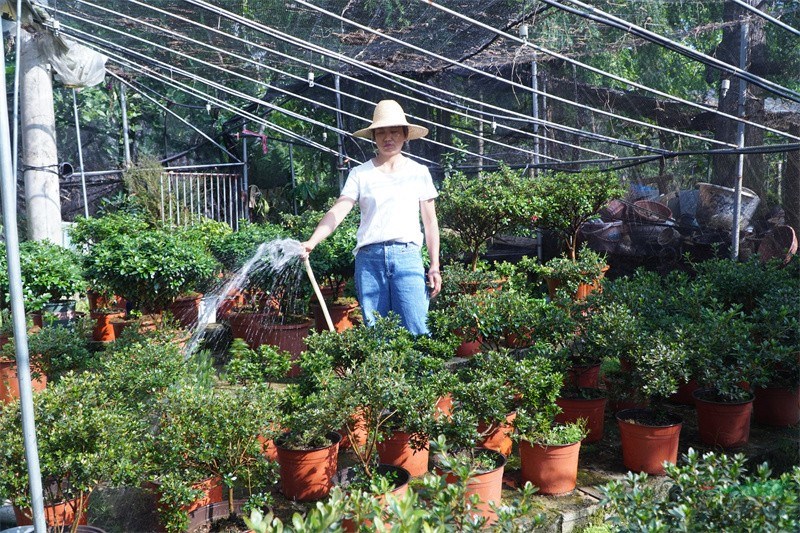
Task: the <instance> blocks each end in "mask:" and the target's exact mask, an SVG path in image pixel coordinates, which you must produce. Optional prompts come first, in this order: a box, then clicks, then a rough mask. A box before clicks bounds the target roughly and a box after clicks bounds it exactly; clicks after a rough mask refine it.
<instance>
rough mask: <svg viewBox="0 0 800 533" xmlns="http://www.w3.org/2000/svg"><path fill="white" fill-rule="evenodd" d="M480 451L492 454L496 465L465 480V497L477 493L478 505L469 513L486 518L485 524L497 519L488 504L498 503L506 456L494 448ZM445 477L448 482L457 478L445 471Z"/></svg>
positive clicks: (501, 491)
mask: <svg viewBox="0 0 800 533" xmlns="http://www.w3.org/2000/svg"><path fill="white" fill-rule="evenodd" d="M481 453H485V454H491V455H493V456H494V458H495V464H496V465H497V466H496V467H495V468H494V469H492V470H489V471H488V472H483V473H480V474H475V475H474V476H473V477H471V478H470V479H469V481H468V482H467V487H466V497H467V498H468V499H469V498H471V497H472V495H473V494H477V495H478V498H479V502H478V506H477V508H476V509H475V512H472V513H470V514H471V515H473V516H475V515H479V516H483V517H485V518H486V520H487V523H486V525H490V524H493V523H494V522H495V521H496V520H497V513H495V512H494V511H492V508H491V507H490V506H489V504H490V503H494V504H496V505H497V504H500V499H501V497H502V494H503V472H504V470H505V466H506V457H505V455H503V454H502V453H500V452H497V451H494V450H481ZM437 470H438V469H437ZM446 479H447V482H448V483H455V482H456V481H457V478H456V477H455V476H454V475H453V474H451V473H447V478H446Z"/></svg>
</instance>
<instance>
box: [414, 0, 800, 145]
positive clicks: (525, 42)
mask: <svg viewBox="0 0 800 533" xmlns="http://www.w3.org/2000/svg"><path fill="white" fill-rule="evenodd" d="M421 1H423V2H425V3H426V4H428V5H430V6H432V7H435V8H436V9H439V10H440V11H443V12H445V13H448V14H449V15H452V16H455V17H457V18H460V19H462V20H465V21H467V22H470V23H471V24H474V25H476V26H478V27H481V28H483V29H485V30H489V31H493V32H497V33H500V34H501V35H503V36H504V37H505V38H507V39H509V40H511V41H514V42H516V43H518V44H520V45H523V46H527V47H529V48H531V49H533V50H535V51H537V52H541V53H543V54H546V55H549V56H551V57H554V58H556V59H560V60H563V61H566V62H568V63H570V64H572V65H575V66H576V67H580V68H582V69H585V70H588V71H590V72H593V73H595V74H599V75H601V76H604V77H607V78H609V79H612V80H614V81H618V82H620V83H624V84H626V85H628V86H630V87H635V88H637V89H641V90H643V91H647V92H649V93H652V94H655V95H658V96H661V97H663V98H667V99H669V100H672V101H674V102H677V103H680V104H684V105H687V106H690V107H693V108H695V109H700V110H702V111H704V112H708V113H713V114H715V115H718V116H721V117H723V118H727V119H730V120H732V121H735V122H741V123H744V124H747V125H749V126H754V127H756V128H759V129H762V130H765V131H769V132H770V133H775V134H777V135H781V136H784V137H788V138H792V139H800V137H794V136H792V135H790V134H788V133H787V132H784V131H781V130H777V129H774V128H770V127H769V126H765V125H764V124H759V123H758V122H753V121H750V120H747V119H745V118H742V117H738V116H736V115H731V114H729V113H725V112H724V111H720V110H719V109H715V108H713V107H709V106H706V105H703V104H699V103H697V102H692V101H691V100H687V99H685V98H681V97H679V96H675V95H672V94H669V93H667V92H664V91H661V90H658V89H655V88H653V87H648V86H646V85H642V84H641V83H637V82H635V81H633V80H629V79H627V78H624V77H622V76H618V75H616V74H613V73H611V72H607V71H605V70H602V69H600V68H597V67H593V66H591V65H589V64H587V63H583V62H582V61H578V60H576V59H573V58H571V57H569V56H566V55H564V54H560V53H558V52H556V51H554V50H550V49H548V48H545V47H543V46H541V45H537V44H535V43H532V42H531V41H529V40H527V39H522V38H520V37H517V36H516V35H512V34H510V33H504V32H500V30H497V29H495V28H493V27H492V26H490V25H488V24H485V23H483V22H480V21H478V20H475V19H474V18H470V17H468V16H466V15H464V14H463V13H459V12H457V11H455V10H452V9H449V8H447V7H445V6H443V5H441V4H438V3H436V2H433V1H431V0H421ZM542 1H546V0H542ZM547 3H548V4H550V3H551V2H549V1H547ZM553 7H555V5H554V6H553ZM704 139H706V138H704ZM717 144H723V143H717ZM724 144H728V146H735V144H732V143H724Z"/></svg>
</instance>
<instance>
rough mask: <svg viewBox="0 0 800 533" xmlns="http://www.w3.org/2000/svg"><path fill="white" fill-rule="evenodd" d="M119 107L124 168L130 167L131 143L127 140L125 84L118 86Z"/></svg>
mask: <svg viewBox="0 0 800 533" xmlns="http://www.w3.org/2000/svg"><path fill="white" fill-rule="evenodd" d="M119 105H120V107H121V108H122V145H123V154H124V156H125V168H130V167H131V146H130V145H131V142H130V139H128V98H127V96H126V94H125V84H124V83H122V82H120V84H119Z"/></svg>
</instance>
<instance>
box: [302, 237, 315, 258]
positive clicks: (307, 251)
mask: <svg viewBox="0 0 800 533" xmlns="http://www.w3.org/2000/svg"><path fill="white" fill-rule="evenodd" d="M300 246H301V247H302V248H303V251H302V252H300V259H308V256H309V255H311V251H312V250H313V249H314V246H313V245H312V244H310V242H309V241H305V242H301V243H300Z"/></svg>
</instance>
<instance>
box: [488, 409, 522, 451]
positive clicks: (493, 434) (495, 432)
mask: <svg viewBox="0 0 800 533" xmlns="http://www.w3.org/2000/svg"><path fill="white" fill-rule="evenodd" d="M516 418H517V412H516V411H512V412H510V413H508V414H507V415H506V421H505V422H503V423H500V424H497V423H492V424H491V425H490V424H486V423H483V422H481V423H480V424H478V433H480V434H481V435H485V437H484V438H483V440H482V441H479V442H478V446H480V447H482V448H487V449H489V450H494V451H496V452H500V453H502V454H503V455H504V456H506V457H508V456H509V455H511V448H512V447H513V445H514V442H513V441H512V440H511V433H513V432H514V425H513V424H514V420H516Z"/></svg>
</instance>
